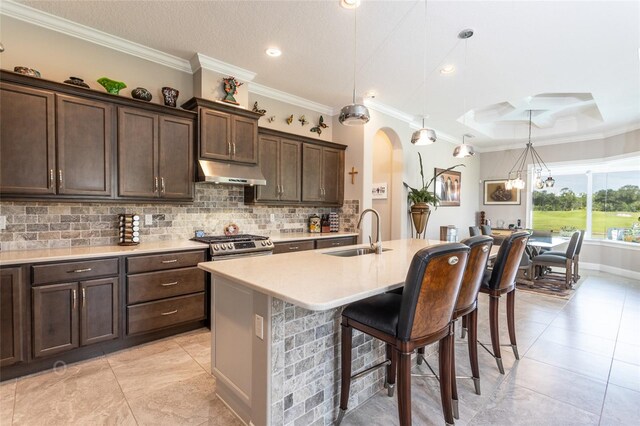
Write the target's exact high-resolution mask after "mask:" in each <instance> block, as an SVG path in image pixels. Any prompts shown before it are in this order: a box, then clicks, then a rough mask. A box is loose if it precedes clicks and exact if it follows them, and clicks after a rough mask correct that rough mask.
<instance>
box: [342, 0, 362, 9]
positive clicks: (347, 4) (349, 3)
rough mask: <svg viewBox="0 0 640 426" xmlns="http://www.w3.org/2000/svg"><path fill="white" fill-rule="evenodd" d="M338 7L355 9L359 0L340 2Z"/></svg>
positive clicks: (343, 0) (358, 4)
mask: <svg viewBox="0 0 640 426" xmlns="http://www.w3.org/2000/svg"><path fill="white" fill-rule="evenodd" d="M340 6H342V7H344V8H345V9H355V8H356V7H358V6H360V0H340Z"/></svg>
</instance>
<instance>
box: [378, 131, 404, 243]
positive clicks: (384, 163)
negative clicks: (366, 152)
mask: <svg viewBox="0 0 640 426" xmlns="http://www.w3.org/2000/svg"><path fill="white" fill-rule="evenodd" d="M372 148H373V149H372V153H371V156H372V166H373V167H372V169H373V170H372V175H371V176H372V181H371V184H372V185H371V188H372V192H371V206H372V207H373V208H374V209H376V210H377V211H378V212H379V213H380V228H381V233H382V238H383V239H384V240H392V239H399V238H402V235H404V230H405V229H406V214H403V212H404V210H406V203H403V195H404V190H403V188H402V171H403V156H402V143H401V142H400V138H399V137H398V135H397V133H396V132H395V131H394V130H393V129H390V128H388V127H383V128H381V129H378V131H377V132H376V133H375V135H374V138H373V145H372ZM374 225H375V223H374V222H372V233H371V235H373V236H374V237H375V229H374V228H373V226H374Z"/></svg>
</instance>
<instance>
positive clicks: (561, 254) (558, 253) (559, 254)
mask: <svg viewBox="0 0 640 426" xmlns="http://www.w3.org/2000/svg"><path fill="white" fill-rule="evenodd" d="M540 254H550V255H553V256H562V257H565V252H563V251H545V252H543V253H540Z"/></svg>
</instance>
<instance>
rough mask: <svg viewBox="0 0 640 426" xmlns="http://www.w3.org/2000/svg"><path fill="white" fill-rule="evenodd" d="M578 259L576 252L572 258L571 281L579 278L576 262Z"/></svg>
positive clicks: (575, 281)
mask: <svg viewBox="0 0 640 426" xmlns="http://www.w3.org/2000/svg"><path fill="white" fill-rule="evenodd" d="M579 261H580V255H579V254H576V255H575V257H574V258H573V282H574V283H577V282H578V280H579V279H580V274H579V273H578V272H579V271H578V263H579Z"/></svg>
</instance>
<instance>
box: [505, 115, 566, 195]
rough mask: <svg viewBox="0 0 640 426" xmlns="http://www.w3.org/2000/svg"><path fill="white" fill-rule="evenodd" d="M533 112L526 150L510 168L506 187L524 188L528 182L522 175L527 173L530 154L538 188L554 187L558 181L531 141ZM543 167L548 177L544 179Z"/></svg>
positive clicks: (535, 183)
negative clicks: (552, 175)
mask: <svg viewBox="0 0 640 426" xmlns="http://www.w3.org/2000/svg"><path fill="white" fill-rule="evenodd" d="M531 112H532V111H531V110H529V140H528V142H527V146H526V147H525V149H524V151H522V154H520V156H519V157H518V159H517V160H516V163H515V164H514V165H513V167H512V168H511V170H509V175H508V180H507V183H506V184H505V188H506V189H513V188H515V189H524V187H525V185H526V183H525V181H524V180H523V179H522V177H523V176H525V175H526V167H527V158H528V157H529V156H531V165H532V167H533V174H534V177H535V180H534V185H535V186H536V188H537V189H542V188H544V187H547V188H551V187H553V184H554V183H556V181H555V180H554V179H553V178H552V177H551V170H549V167H547V165H546V164H545V162H544V161H542V158H541V157H540V154H538V152H537V151H536V149H535V148H534V147H533V144H532V143H531ZM543 167H544V171H545V175H546V179H543V177H542V172H543V169H542V168H543Z"/></svg>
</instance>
